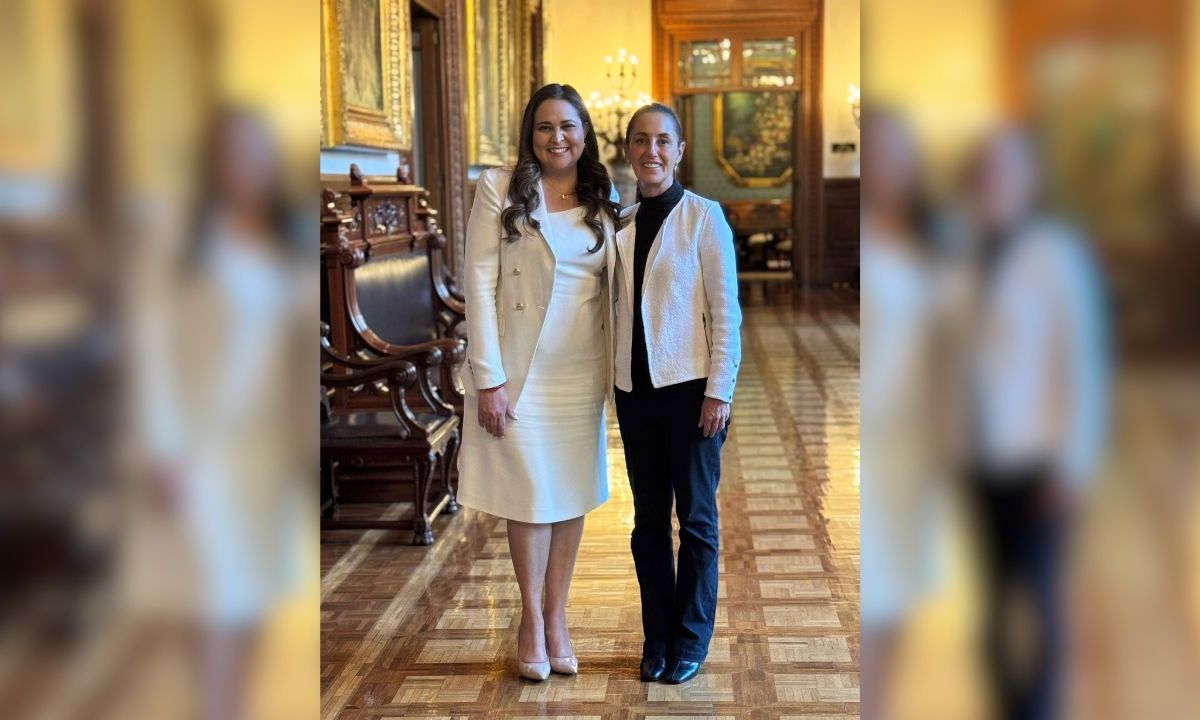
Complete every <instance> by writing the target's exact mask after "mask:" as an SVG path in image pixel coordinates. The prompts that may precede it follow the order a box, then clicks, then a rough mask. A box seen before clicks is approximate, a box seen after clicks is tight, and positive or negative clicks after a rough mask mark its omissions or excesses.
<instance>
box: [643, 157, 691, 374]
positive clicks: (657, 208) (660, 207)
mask: <svg viewBox="0 0 1200 720" xmlns="http://www.w3.org/2000/svg"><path fill="white" fill-rule="evenodd" d="M682 198H683V185H681V184H679V181H678V180H676V181H675V182H673V183H671V187H669V188H667V190H666V191H665V192H663V193H662V194H661V195H656V196H654V197H649V198H647V197H644V198H642V203H641V205H639V206H638V209H637V215H636V216H635V219H634V223H635V225H636V228H637V232H636V235H635V239H634V246H633V288H634V291H633V357H632V358H630V362H631V367H630V372H631V374H632V375H633V378H632V379H633V389H634V391H639V390H650V389H652V388H653V387H654V385H653V384H652V383H651V382H650V362H649V360H648V359H647V357H646V328H645V326H644V325H643V323H642V280H644V279H645V277H646V259H647V258H648V257H650V247H651V246H652V245H654V238H655V237H657V236H658V231H659V229H660V228H662V224H663V220H665V219H666V218H667V215H670V214H671V211H672V210H674V209H675V206H676V205H678V204H679V201H680V200H681V199H682Z"/></svg>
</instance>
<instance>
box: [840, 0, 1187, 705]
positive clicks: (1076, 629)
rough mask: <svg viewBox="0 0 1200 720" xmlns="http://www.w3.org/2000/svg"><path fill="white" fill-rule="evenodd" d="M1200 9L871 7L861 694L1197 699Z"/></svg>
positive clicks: (1086, 2) (866, 86) (915, 3)
mask: <svg viewBox="0 0 1200 720" xmlns="http://www.w3.org/2000/svg"><path fill="white" fill-rule="evenodd" d="M1198 10H1200V8H1198V7H1197V3H1195V2H1183V1H1172V0H1150V1H1148V2H1139V3H1113V2H1100V1H1098V0H1075V1H1073V2H1055V3H1045V2H1031V1H1027V0H1008V1H1006V2H995V1H993V0H959V1H955V2H943V1H940V0H906V1H904V2H891V1H888V2H883V1H879V2H875V1H872V0H868V1H867V2H865V3H864V5H863V13H862V18H863V20H862V24H863V28H862V31H863V41H864V44H863V57H862V61H863V65H862V68H863V70H862V72H863V93H864V96H865V99H864V102H863V105H864V107H863V141H862V142H863V148H864V154H863V160H862V162H863V168H862V178H863V191H862V193H863V194H862V203H863V215H862V222H863V231H862V233H863V234H862V267H863V270H862V274H863V280H862V308H863V310H862V312H863V335H862V337H863V340H862V344H863V352H862V357H863V370H862V383H863V395H862V397H863V400H862V404H863V406H862V463H861V467H862V475H861V483H862V487H861V497H862V534H863V550H862V553H863V554H862V563H863V574H862V611H863V647H862V689H863V693H862V698H863V705H862V708H863V717H865V718H914V719H915V718H921V719H922V720H930V719H933V718H947V719H949V718H955V719H958V718H985V717H997V718H1089V719H1090V718H1150V717H1154V718H1191V717H1200V691H1198V690H1197V688H1196V684H1195V680H1196V678H1197V677H1200V492H1198V490H1200V443H1198V442H1197V439H1198V432H1200V402H1198V400H1200V372H1198V368H1197V358H1198V353H1197V349H1198V347H1197V341H1198V339H1200V323H1197V321H1196V318H1197V317H1198V314H1197V313H1198V311H1200V293H1197V291H1196V287H1197V286H1196V278H1197V277H1198V271H1200V246H1198V245H1197V239H1198V237H1197V229H1198V227H1200V226H1198V224H1197V221H1198V220H1200V217H1198V210H1200V206H1198V203H1197V200H1198V196H1197V187H1198V185H1197V182H1196V180H1197V170H1198V169H1200V163H1198V162H1197V161H1198V160H1200V122H1198V121H1200V116H1198V115H1197V109H1198V105H1197V100H1198V90H1200V73H1198V71H1200V64H1198V61H1200V56H1198V55H1197V50H1196V47H1197V42H1196V40H1197V33H1198V31H1200V14H1198Z"/></svg>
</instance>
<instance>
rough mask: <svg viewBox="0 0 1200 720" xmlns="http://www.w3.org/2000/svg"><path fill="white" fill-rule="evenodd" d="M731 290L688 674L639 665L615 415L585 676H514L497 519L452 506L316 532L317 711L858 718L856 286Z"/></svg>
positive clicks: (598, 518)
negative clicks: (727, 373) (712, 500)
mask: <svg viewBox="0 0 1200 720" xmlns="http://www.w3.org/2000/svg"><path fill="white" fill-rule="evenodd" d="M743 303H744V304H745V306H746V312H745V314H746V322H745V327H744V330H743V338H744V347H745V359H744V362H743V365H742V375H741V378H740V381H739V385H738V391H737V397H736V400H735V404H734V417H735V421H734V424H733V426H732V428H731V433H730V442H729V443H728V444H727V445H726V450H725V455H724V458H723V476H722V481H721V490H720V508H721V525H722V532H721V540H722V547H721V555H722V567H721V573H722V574H721V584H720V600H719V609H718V615H717V629H716V635H715V637H714V640H713V644H712V648H711V653H710V656H709V661H708V662H707V663H706V665H705V669H704V670H703V672H702V674H701V675H700V676H699V677H698V678H697V679H696V680H694V681H692V682H691V683H689V684H686V685H682V686H668V685H663V684H646V683H642V682H640V681H639V680H638V677H637V663H638V659H639V653H640V648H641V630H640V628H641V621H640V615H639V612H640V611H639V603H638V596H637V584H636V581H635V580H634V572H633V563H632V560H631V558H630V554H629V531H630V527H631V523H632V502H631V498H630V492H629V488H628V481H627V477H626V474H625V471H624V463H623V459H622V451H621V446H620V438H619V435H618V434H617V431H616V427H615V425H612V424H611V421H610V427H609V463H610V483H611V487H612V499H611V500H609V502H608V503H606V504H605V505H604V506H603V507H602V508H600V509H599V510H597V511H595V512H594V513H592V514H591V515H589V516H588V520H587V526H586V530H585V533H584V538H583V545H582V548H581V551H580V557H579V562H578V566H577V569H576V574H575V582H574V585H573V587H572V591H571V609H570V614H569V621H570V625H571V630H572V637H573V639H574V642H575V647H576V651H577V653H578V655H579V658H580V675H579V676H577V677H574V678H567V677H561V676H552V677H551V678H550V679H549V680H547V681H546V682H543V683H531V682H528V681H524V680H521V679H519V678H518V677H517V676H516V672H515V667H514V663H513V656H514V653H515V647H516V643H515V631H516V622H517V619H518V615H519V601H518V596H517V586H516V583H515V580H514V577H513V573H512V566H511V561H510V559H509V555H508V548H507V544H506V541H505V526H504V521H503V520H498V519H496V518H493V517H490V516H487V515H483V514H480V513H476V512H474V511H471V510H464V511H463V512H461V513H460V514H459V515H457V516H455V517H452V518H450V519H448V520H447V521H439V522H438V524H437V528H436V530H437V532H438V533H439V537H438V540H437V542H436V544H435V545H434V546H433V547H430V548H414V547H410V546H407V545H405V544H403V543H404V542H405V540H406V538H404V537H402V536H401V535H402V534H399V533H383V532H378V531H368V532H365V533H354V532H346V531H340V532H326V533H324V534H323V536H322V547H321V560H322V585H321V597H322V606H321V646H322V651H321V691H322V692H321V703H322V707H321V717H322V718H325V719H332V718H340V719H342V720H351V719H356V720H357V719H362V720H366V719H368V718H371V719H382V718H400V717H450V716H453V717H461V718H513V717H525V716H563V717H567V716H569V717H580V718H583V717H588V718H652V717H658V716H673V717H681V716H698V717H729V718H733V717H738V718H741V717H754V718H790V717H801V716H803V717H805V718H810V719H813V718H826V719H830V720H832V719H833V718H838V719H839V720H840V719H846V720H848V719H849V718H856V717H858V682H859V681H858V643H859V634H858V412H859V411H858V407H859V398H858V324H857V323H858V309H857V297H856V296H855V295H854V294H852V293H849V292H842V291H837V292H825V293H820V294H809V293H805V294H801V293H799V292H796V293H794V294H793V291H792V290H791V289H790V287H789V286H788V285H787V283H746V284H745V286H744V287H743ZM380 510H381V508H378V507H376V508H375V509H374V512H376V513H378V512H380Z"/></svg>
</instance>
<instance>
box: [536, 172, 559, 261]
mask: <svg viewBox="0 0 1200 720" xmlns="http://www.w3.org/2000/svg"><path fill="white" fill-rule="evenodd" d="M537 191H538V201H539V202H538V206H537V208H536V209H535V210H534V211H533V219H534V220H537V223H538V226H539V227H540V228H541V233H542V242H544V243H546V249H547V250H549V251H550V257H552V258H555V260H557V256H556V255H555V254H554V244H553V243H552V242H550V237H551V235H552V234H553V232H554V231H553V230H551V229H550V211H549V210H547V209H546V191H545V189H544V188H543V187H542V181H541V179H538V183H537Z"/></svg>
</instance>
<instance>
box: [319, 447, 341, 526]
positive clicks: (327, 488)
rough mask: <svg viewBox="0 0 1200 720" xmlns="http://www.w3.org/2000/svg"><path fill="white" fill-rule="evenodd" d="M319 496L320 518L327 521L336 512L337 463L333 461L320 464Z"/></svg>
mask: <svg viewBox="0 0 1200 720" xmlns="http://www.w3.org/2000/svg"><path fill="white" fill-rule="evenodd" d="M321 496H322V497H321V517H322V518H324V519H326V520H328V519H329V518H331V517H333V514H334V512H336V511H337V504H338V486H337V463H336V462H334V461H333V460H325V461H323V462H322V463H321ZM326 501H328V504H326Z"/></svg>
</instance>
